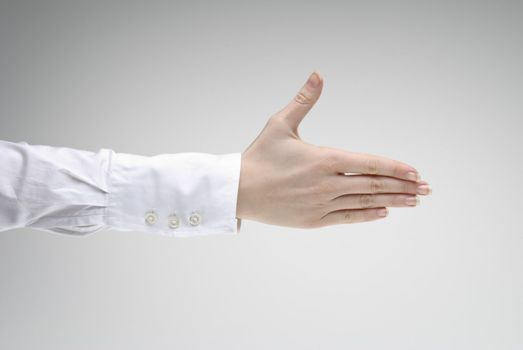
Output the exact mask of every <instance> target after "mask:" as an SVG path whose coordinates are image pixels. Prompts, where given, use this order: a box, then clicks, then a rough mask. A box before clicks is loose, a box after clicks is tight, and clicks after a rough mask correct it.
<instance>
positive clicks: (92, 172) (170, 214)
mask: <svg viewBox="0 0 523 350" xmlns="http://www.w3.org/2000/svg"><path fill="white" fill-rule="evenodd" d="M322 87H323V79H322V78H321V76H320V75H319V74H318V73H317V72H316V73H313V74H312V75H311V76H310V77H309V79H308V81H307V82H306V83H305V84H304V85H303V87H302V88H301V89H300V91H299V92H298V93H297V94H296V96H295V97H294V98H293V99H292V100H291V101H290V102H289V104H288V105H287V106H285V108H283V109H282V110H280V111H279V112H277V113H276V114H274V115H273V116H271V118H270V119H269V121H268V122H267V124H266V125H265V128H264V129H263V130H262V131H261V133H260V134H259V135H258V136H257V137H256V139H255V140H254V141H253V142H252V143H251V144H250V145H249V146H248V147H247V149H246V150H245V151H244V152H242V153H230V154H224V155H212V154H206V153H178V154H163V155H157V156H154V157H144V156H139V155H132V154H125V153H115V152H114V151H112V150H108V149H102V150H100V151H99V152H97V153H93V152H87V151H82V150H75V149H71V148H54V147H50V146H30V145H28V144H27V143H18V144H15V143H9V142H0V154H1V156H0V157H1V160H2V166H3V167H2V169H1V170H0V180H1V184H0V198H1V199H2V202H1V204H0V205H1V207H0V230H6V229H12V228H17V227H33V228H38V229H43V230H48V231H53V232H61V233H73V234H85V233H91V232H95V231H98V230H101V229H103V228H114V229H119V230H143V231H148V232H157V233H162V234H168V235H174V236H182V237H184V236H195V235H203V234H213V233H236V232H239V230H240V225H241V220H242V219H250V220H255V221H259V222H263V223H268V224H273V225H280V226H289V227H301V228H315V227H321V226H327V225H335V224H347V223H356V222H365V221H372V220H376V219H381V218H384V217H386V216H387V214H388V210H387V207H412V206H416V205H417V204H418V203H419V198H418V196H417V194H421V195H428V194H430V193H431V188H430V187H429V185H428V183H427V182H426V181H421V179H420V176H419V173H418V171H417V170H416V169H415V168H414V167H412V166H410V165H408V164H405V163H402V162H400V161H397V160H392V159H388V158H385V157H381V156H377V155H372V154H366V153H356V152H348V151H343V150H338V149H334V148H330V147H323V146H315V145H312V144H309V143H306V142H304V141H302V140H301V138H300V136H299V134H298V126H299V124H300V122H301V121H302V120H303V118H304V117H305V115H306V114H307V113H308V112H309V110H310V109H311V108H312V107H313V105H314V104H315V103H316V101H317V100H318V99H319V97H320V95H321V91H322ZM347 174H349V175H347Z"/></svg>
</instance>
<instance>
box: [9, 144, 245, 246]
mask: <svg viewBox="0 0 523 350" xmlns="http://www.w3.org/2000/svg"><path fill="white" fill-rule="evenodd" d="M240 166H241V153H239V152H238V153H229V154H221V155H216V154H208V153H196V152H187V153H174V154H160V155H156V156H151V157H147V156H140V155H135V154H126V153H116V152H114V151H113V150H110V149H100V150H99V151H98V152H89V151H85V150H78V149H73V148H67V147H52V146H46V145H29V144H27V143H26V142H19V143H14V142H7V141H1V140H0V231H4V230H10V229H15V228H21V227H31V228H34V229H39V230H43V231H49V232H55V233H65V234H76V235H85V234H89V233H94V232H97V231H100V230H102V229H115V230H121V231H144V232H150V233H157V234H163V235H169V236H176V237H191V236H198V235H207V234H235V233H239V231H240V226H241V220H240V219H237V218H236V204H237V197H238V187H239V180H240Z"/></svg>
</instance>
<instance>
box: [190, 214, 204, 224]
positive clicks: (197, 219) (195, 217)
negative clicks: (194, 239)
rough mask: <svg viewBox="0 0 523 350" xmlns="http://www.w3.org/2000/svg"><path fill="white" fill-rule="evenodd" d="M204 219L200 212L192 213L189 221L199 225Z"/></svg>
mask: <svg viewBox="0 0 523 350" xmlns="http://www.w3.org/2000/svg"><path fill="white" fill-rule="evenodd" d="M201 221H202V216H201V215H200V214H198V213H192V214H191V216H190V217H189V223H190V224H191V225H193V226H198V225H199V224H200V222H201Z"/></svg>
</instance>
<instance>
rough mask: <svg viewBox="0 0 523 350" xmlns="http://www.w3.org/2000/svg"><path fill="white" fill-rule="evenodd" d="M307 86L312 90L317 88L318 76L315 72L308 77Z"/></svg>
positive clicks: (318, 83)
mask: <svg viewBox="0 0 523 350" xmlns="http://www.w3.org/2000/svg"><path fill="white" fill-rule="evenodd" d="M307 84H309V85H310V86H311V87H313V88H315V87H318V85H320V76H319V74H318V73H317V72H316V71H314V72H312V74H311V75H310V77H309V80H308V81H307Z"/></svg>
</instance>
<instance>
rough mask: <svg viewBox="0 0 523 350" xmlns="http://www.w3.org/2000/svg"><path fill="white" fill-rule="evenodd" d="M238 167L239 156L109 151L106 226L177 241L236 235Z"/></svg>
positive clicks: (239, 165)
mask: <svg viewBox="0 0 523 350" xmlns="http://www.w3.org/2000/svg"><path fill="white" fill-rule="evenodd" d="M240 169H241V153H240V152H237V153H229V154H221V155H216V154H208V153H196V152H186V153H175V154H160V155H156V156H152V157H147V156H140V155H135V154H127V153H115V152H112V154H111V164H110V171H109V174H108V175H109V177H108V179H109V181H108V187H109V191H108V192H109V193H108V195H107V210H106V224H107V225H108V226H109V227H112V228H115V229H118V230H132V231H145V232H151V233H159V234H164V235H169V236H178V237H191V236H200V235H208V234H237V233H239V231H240V226H241V221H240V219H237V218H236V206H237V198H238V188H239V180H240Z"/></svg>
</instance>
